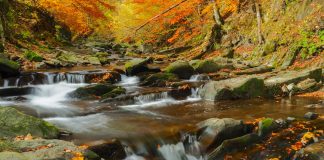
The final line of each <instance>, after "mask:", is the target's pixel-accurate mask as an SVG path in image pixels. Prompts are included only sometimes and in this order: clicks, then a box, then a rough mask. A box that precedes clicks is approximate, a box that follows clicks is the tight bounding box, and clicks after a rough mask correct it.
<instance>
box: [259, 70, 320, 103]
mask: <svg viewBox="0 0 324 160" xmlns="http://www.w3.org/2000/svg"><path fill="white" fill-rule="evenodd" d="M308 78H309V79H314V80H315V81H316V82H320V81H321V79H322V68H315V69H306V70H301V71H284V72H279V73H278V74H277V75H275V76H272V77H269V78H266V79H265V80H264V83H265V85H266V87H267V95H268V96H272V97H273V96H278V95H282V94H283V91H282V86H284V85H289V84H291V83H294V84H298V83H299V82H301V81H303V80H306V79H308Z"/></svg>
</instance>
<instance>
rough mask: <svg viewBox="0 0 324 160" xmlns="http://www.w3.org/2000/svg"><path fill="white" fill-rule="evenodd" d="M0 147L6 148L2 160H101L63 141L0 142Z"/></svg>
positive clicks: (90, 152)
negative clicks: (77, 159) (77, 158)
mask: <svg viewBox="0 0 324 160" xmlns="http://www.w3.org/2000/svg"><path fill="white" fill-rule="evenodd" d="M1 144H3V145H1ZM0 146H4V147H3V148H0V149H2V151H4V152H0V159H1V160H9V159H10V160H44V159H53V160H54V159H57V160H58V159H62V160H65V159H66V160H67V159H76V157H79V158H80V159H88V160H100V157H99V156H98V155H97V154H95V153H94V152H92V151H90V150H87V149H85V148H82V147H78V146H76V145H74V144H73V143H71V142H67V141H62V140H45V139H31V140H17V141H11V142H8V141H1V140H0ZM0 151H1V150H0Z"/></svg>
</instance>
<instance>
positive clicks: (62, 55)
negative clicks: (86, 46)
mask: <svg viewBox="0 0 324 160" xmlns="http://www.w3.org/2000/svg"><path fill="white" fill-rule="evenodd" d="M59 51H60V52H59V53H58V54H57V56H56V58H57V60H59V61H62V62H65V63H69V64H72V65H75V64H78V63H80V62H82V60H81V59H80V58H78V57H77V56H76V54H75V53H70V52H67V51H63V50H59Z"/></svg>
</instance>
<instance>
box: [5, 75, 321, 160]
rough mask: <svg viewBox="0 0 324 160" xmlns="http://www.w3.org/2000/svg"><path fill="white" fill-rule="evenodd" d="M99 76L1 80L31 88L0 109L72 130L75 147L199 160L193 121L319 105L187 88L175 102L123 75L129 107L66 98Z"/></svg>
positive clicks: (131, 158)
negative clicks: (111, 143)
mask: <svg viewBox="0 0 324 160" xmlns="http://www.w3.org/2000/svg"><path fill="white" fill-rule="evenodd" d="M103 72H105V71H81V72H78V71H73V72H64V73H63V72H60V73H58V72H43V73H30V74H27V75H23V76H21V77H18V78H12V79H5V80H3V82H2V83H0V84H2V87H1V88H0V90H1V89H7V88H16V87H26V86H28V87H31V88H32V90H31V92H30V93H29V94H27V95H23V96H15V97H0V105H1V106H4V107H5V106H13V107H15V108H17V109H19V110H21V111H23V112H25V113H27V114H30V115H34V116H38V117H40V118H43V119H44V120H46V121H49V122H51V123H53V124H55V125H57V126H58V127H60V128H62V129H64V130H67V131H70V132H72V133H73V136H72V137H71V140H72V141H74V142H75V143H77V144H84V143H90V142H93V141H101V140H103V141H105V140H109V139H112V138H118V139H119V140H121V141H122V142H123V144H124V145H125V146H129V147H128V148H126V151H127V153H128V157H127V158H126V160H142V159H144V157H154V158H158V159H165V160H204V159H206V155H205V154H204V153H202V152H201V151H200V149H199V148H200V147H199V146H200V144H199V142H198V141H197V138H196V137H195V136H194V135H190V134H187V133H190V131H192V130H193V129H195V124H197V123H198V122H200V121H202V120H205V119H208V118H214V117H217V118H225V117H226V118H234V119H242V120H247V121H249V120H253V119H256V118H261V117H271V118H286V117H288V116H293V117H297V118H300V117H303V115H304V114H305V113H306V112H308V111H309V110H308V109H306V108H305V107H304V106H305V105H308V104H313V103H318V101H319V99H305V98H292V99H278V100H265V99H253V100H239V101H222V102H207V101H202V100H201V98H200V97H199V95H198V90H199V88H198V89H192V91H191V92H192V93H191V95H189V96H187V97H182V98H179V97H178V96H174V95H172V94H170V92H168V91H167V89H165V88H164V89H161V88H146V87H140V86H139V83H140V81H139V78H138V77H127V76H125V75H122V80H121V82H119V83H118V84H117V85H120V86H123V87H124V88H126V90H127V94H134V95H135V96H134V97H133V101H132V102H131V103H126V102H125V103H126V104H123V105H118V106H114V105H112V104H110V103H109V102H106V103H101V102H99V101H97V100H93V101H83V100H76V99H71V98H69V97H68V96H67V95H68V93H70V92H72V91H74V90H76V89H77V88H79V87H82V86H86V85H89V82H87V80H86V77H87V76H86V75H87V74H92V73H103ZM207 80H208V78H206V77H205V76H204V77H202V76H201V75H197V76H194V77H192V78H191V79H190V80H189V81H191V82H196V81H207ZM141 93H142V94H141ZM144 93H145V94H144ZM146 93H147V94H146ZM318 112H320V113H321V112H322V111H318ZM179 133H181V134H180V135H179Z"/></svg>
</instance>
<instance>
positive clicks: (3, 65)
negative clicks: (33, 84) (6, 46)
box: [0, 56, 20, 77]
mask: <svg viewBox="0 0 324 160" xmlns="http://www.w3.org/2000/svg"><path fill="white" fill-rule="evenodd" d="M19 68H20V65H19V64H18V63H17V62H14V61H11V60H9V59H7V58H4V57H1V56H0V75H1V76H3V77H10V76H17V75H18V74H19Z"/></svg>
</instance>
